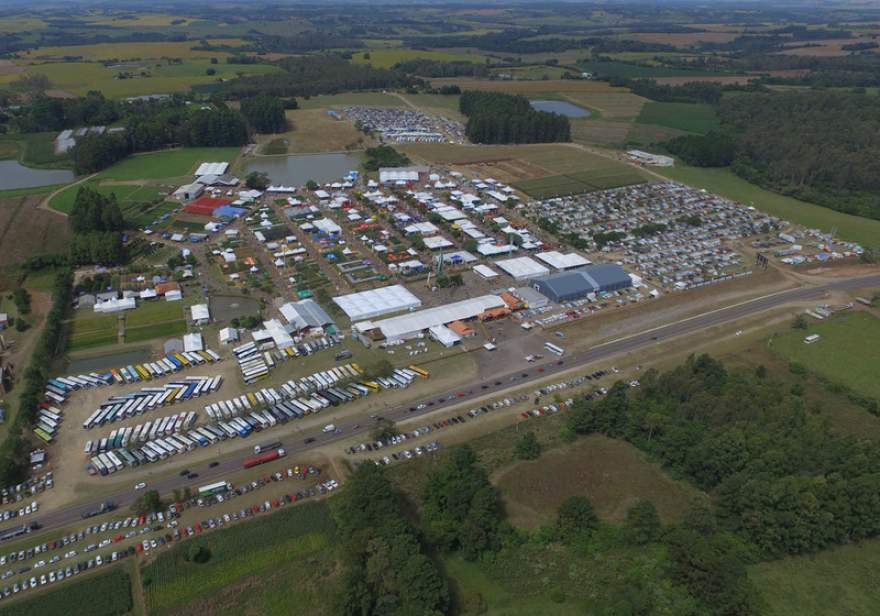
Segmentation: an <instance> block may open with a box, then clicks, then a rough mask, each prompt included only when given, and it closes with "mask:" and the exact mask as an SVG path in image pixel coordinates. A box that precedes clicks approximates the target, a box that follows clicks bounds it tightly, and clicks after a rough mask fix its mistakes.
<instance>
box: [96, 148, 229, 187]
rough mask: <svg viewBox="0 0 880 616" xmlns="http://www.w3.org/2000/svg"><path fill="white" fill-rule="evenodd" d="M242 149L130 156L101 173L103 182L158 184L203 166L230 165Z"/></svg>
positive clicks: (212, 149)
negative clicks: (214, 163)
mask: <svg viewBox="0 0 880 616" xmlns="http://www.w3.org/2000/svg"><path fill="white" fill-rule="evenodd" d="M239 152H240V149H239V148H182V149H179V150H165V151H162V152H151V153H149V154H138V155H135V156H129V157H128V158H126V159H125V160H122V161H120V162H118V163H116V164H115V165H113V166H112V167H110V168H109V169H107V170H105V171H102V172H101V173H100V174H99V175H98V178H99V179H104V180H155V179H161V178H179V177H182V176H185V175H191V174H192V173H193V172H194V171H195V170H196V168H197V167H198V165H199V164H200V163H203V162H224V161H225V162H228V163H230V165H231V164H232V161H233V160H234V159H235V158H236V157H237V156H238V154H239Z"/></svg>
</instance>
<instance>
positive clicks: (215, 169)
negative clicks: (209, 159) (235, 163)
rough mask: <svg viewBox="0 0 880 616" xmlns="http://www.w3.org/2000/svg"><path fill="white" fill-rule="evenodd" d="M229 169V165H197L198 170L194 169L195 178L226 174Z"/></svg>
mask: <svg viewBox="0 0 880 616" xmlns="http://www.w3.org/2000/svg"><path fill="white" fill-rule="evenodd" d="M227 169H229V163H225V162H223V163H202V164H201V165H199V168H198V169H196V172H195V176H196V177H197V178H198V177H202V176H203V175H223V174H224V173H226V170H227Z"/></svg>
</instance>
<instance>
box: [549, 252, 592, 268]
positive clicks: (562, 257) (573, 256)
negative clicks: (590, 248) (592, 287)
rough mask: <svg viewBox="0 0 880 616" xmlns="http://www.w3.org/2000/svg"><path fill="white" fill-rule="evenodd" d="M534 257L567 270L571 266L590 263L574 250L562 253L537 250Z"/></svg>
mask: <svg viewBox="0 0 880 616" xmlns="http://www.w3.org/2000/svg"><path fill="white" fill-rule="evenodd" d="M535 258H536V259H539V260H541V261H543V262H544V263H546V264H547V265H549V266H550V267H554V268H556V269H558V270H567V269H571V268H573V267H581V266H582V265H590V263H591V262H590V260H589V259H586V258H584V257H582V256H581V255H579V254H577V253H576V252H570V253H568V254H563V253H561V252H559V251H556V250H549V251H547V252H539V253H537V254H535Z"/></svg>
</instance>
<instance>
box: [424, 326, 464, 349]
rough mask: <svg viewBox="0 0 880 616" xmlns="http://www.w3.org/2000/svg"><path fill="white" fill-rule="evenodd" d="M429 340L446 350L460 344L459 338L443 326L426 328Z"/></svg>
mask: <svg viewBox="0 0 880 616" xmlns="http://www.w3.org/2000/svg"><path fill="white" fill-rule="evenodd" d="M428 333H429V334H430V335H431V338H433V339H434V340H436V341H437V342H439V343H440V344H442V345H443V346H445V347H446V348H447V349H448V348H450V347H452V346H455V345H456V344H458V343H459V342H461V336H459V335H458V334H456V333H455V332H454V331H452V330H451V329H449V328H448V327H446V326H445V325H435V326H434V327H430V328H428Z"/></svg>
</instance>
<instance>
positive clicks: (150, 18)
mask: <svg viewBox="0 0 880 616" xmlns="http://www.w3.org/2000/svg"><path fill="white" fill-rule="evenodd" d="M178 19H182V20H184V21H183V23H181V24H175V25H177V26H179V27H183V26H188V25H189V24H191V23H192V22H194V21H195V20H194V19H192V18H190V17H183V16H182V15H163V14H160V13H139V14H125V15H114V16H103V15H101V16H95V17H93V18H89V19H87V20H86V22H87V23H89V24H93V25H96V26H119V27H120V28H134V27H138V26H143V27H156V26H170V25H171V22H172V21H177V20H178Z"/></svg>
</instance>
